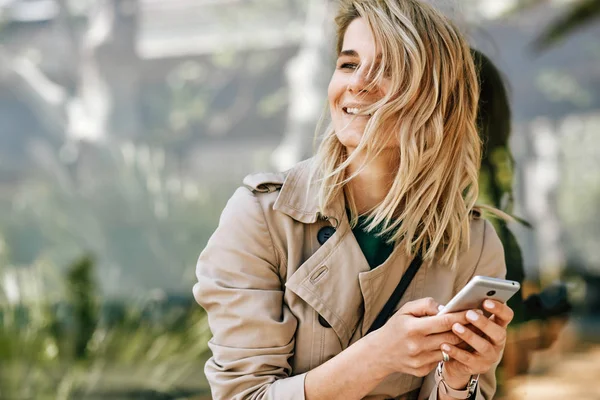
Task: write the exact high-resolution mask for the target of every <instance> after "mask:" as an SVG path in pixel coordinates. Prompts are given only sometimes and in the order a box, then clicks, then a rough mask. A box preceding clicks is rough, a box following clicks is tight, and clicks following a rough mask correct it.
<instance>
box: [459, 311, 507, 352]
mask: <svg viewBox="0 0 600 400" xmlns="http://www.w3.org/2000/svg"><path fill="white" fill-rule="evenodd" d="M467 319H468V320H469V321H470V322H471V324H473V326H474V327H475V328H477V329H478V330H479V331H480V332H481V333H482V334H483V335H486V336H487V337H488V338H489V339H490V340H491V342H492V343H493V344H494V345H496V346H504V342H505V341H506V328H504V327H502V326H500V325H498V324H497V323H496V322H495V321H492V320H490V319H488V318H485V317H484V316H482V315H480V314H478V313H476V312H473V311H468V312H467ZM477 336H481V335H480V334H479V335H477Z"/></svg>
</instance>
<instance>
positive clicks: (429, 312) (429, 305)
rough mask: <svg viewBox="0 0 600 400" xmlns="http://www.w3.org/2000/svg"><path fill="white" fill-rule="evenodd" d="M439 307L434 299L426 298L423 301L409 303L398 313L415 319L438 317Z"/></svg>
mask: <svg viewBox="0 0 600 400" xmlns="http://www.w3.org/2000/svg"><path fill="white" fill-rule="evenodd" d="M438 306H439V304H438V302H437V301H435V300H434V299H433V298H432V297H425V298H423V299H419V300H415V301H409V302H408V303H406V304H405V305H403V306H402V308H401V309H400V310H398V311H400V313H402V314H409V315H412V316H414V317H427V316H433V315H437V313H438Z"/></svg>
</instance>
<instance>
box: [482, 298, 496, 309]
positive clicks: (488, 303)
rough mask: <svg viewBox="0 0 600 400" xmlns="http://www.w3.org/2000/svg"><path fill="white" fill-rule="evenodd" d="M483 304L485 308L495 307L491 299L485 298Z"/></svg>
mask: <svg viewBox="0 0 600 400" xmlns="http://www.w3.org/2000/svg"><path fill="white" fill-rule="evenodd" d="M484 305H485V306H486V308H494V307H495V305H494V302H493V301H491V300H486V301H485V302H484Z"/></svg>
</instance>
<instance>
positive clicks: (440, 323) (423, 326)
mask: <svg viewBox="0 0 600 400" xmlns="http://www.w3.org/2000/svg"><path fill="white" fill-rule="evenodd" d="M466 314H467V312H466V311H461V312H456V313H450V314H442V315H436V316H433V317H428V318H420V319H419V320H417V321H414V323H415V329H417V330H418V331H419V332H422V333H424V334H426V335H431V334H434V333H441V332H447V331H450V330H452V326H453V325H454V324H456V323H458V324H463V325H464V324H467V323H468V321H467V318H466Z"/></svg>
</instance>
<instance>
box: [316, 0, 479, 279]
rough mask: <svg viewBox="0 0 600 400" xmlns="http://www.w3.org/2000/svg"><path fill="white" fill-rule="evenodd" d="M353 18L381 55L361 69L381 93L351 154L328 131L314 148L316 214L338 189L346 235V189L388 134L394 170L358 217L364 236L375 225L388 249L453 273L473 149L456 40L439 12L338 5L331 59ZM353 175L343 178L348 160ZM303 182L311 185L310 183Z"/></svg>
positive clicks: (387, 0) (407, 5) (468, 199)
mask: <svg viewBox="0 0 600 400" xmlns="http://www.w3.org/2000/svg"><path fill="white" fill-rule="evenodd" d="M356 18H363V19H364V20H365V21H366V22H367V23H368V25H369V26H370V28H371V31H372V32H373V36H374V39H375V42H376V43H377V45H378V47H379V49H380V51H381V57H382V58H381V62H380V63H379V64H378V65H377V66H373V65H372V66H371V70H370V71H369V75H368V76H369V77H371V80H370V82H369V85H372V87H373V88H374V87H375V85H378V82H381V80H382V79H383V78H384V77H385V76H386V74H388V76H389V80H390V89H389V90H388V91H387V93H386V95H385V96H384V97H383V98H382V99H380V100H379V101H377V102H376V103H375V104H373V105H372V106H371V107H369V109H368V110H365V112H367V113H370V114H372V117H371V118H370V119H369V121H368V123H367V125H366V128H365V132H364V134H363V136H362V138H361V141H360V143H359V145H358V147H357V149H356V151H354V152H353V153H352V155H350V156H348V154H347V153H346V150H345V147H344V146H343V145H342V143H341V142H340V141H339V140H338V138H337V136H336V134H335V131H334V128H333V125H330V126H329V127H328V128H327V130H326V131H325V133H324V137H323V140H322V142H321V145H320V146H319V148H318V149H317V152H316V155H315V158H314V164H313V174H312V178H315V179H316V180H318V181H319V182H320V185H319V187H320V188H319V206H320V208H321V210H324V209H325V208H326V205H327V204H329V203H330V202H331V201H332V200H333V199H334V198H335V197H336V196H338V195H339V194H340V192H341V191H344V192H345V194H346V198H347V202H348V203H347V206H348V207H349V209H350V215H351V218H350V222H351V225H352V227H355V226H356V224H357V221H358V212H357V209H356V205H355V201H354V198H353V195H352V193H351V192H350V191H349V190H347V185H346V184H347V183H348V182H349V181H350V180H352V179H353V178H355V177H356V176H357V175H358V174H359V173H360V172H361V170H362V169H363V168H364V167H365V166H366V165H367V164H368V163H369V162H370V161H371V160H373V159H374V158H375V157H377V156H378V155H379V154H380V153H381V152H382V151H383V149H384V147H385V145H386V144H387V143H388V142H389V140H390V137H391V136H390V135H396V137H397V142H398V143H399V147H398V154H397V156H398V163H397V171H395V178H394V180H393V183H392V186H391V188H390V191H389V193H388V194H387V196H386V197H385V198H384V200H383V201H382V202H381V203H380V204H379V205H377V206H376V207H375V208H374V209H373V210H371V211H370V212H369V213H368V219H367V226H366V229H367V230H369V231H371V230H373V229H375V228H376V227H377V226H380V225H382V226H383V227H384V229H383V231H382V232H381V235H385V237H386V238H388V241H389V242H390V243H398V244H399V245H403V246H405V249H406V251H407V253H408V254H411V255H414V254H416V253H417V252H420V253H421V255H422V257H423V259H424V260H430V259H433V258H434V257H435V258H437V259H438V260H439V261H440V262H442V263H447V264H449V265H451V266H452V267H454V266H455V265H456V261H457V259H458V255H459V253H460V252H461V251H462V250H463V249H464V248H465V246H468V244H469V241H470V229H469V219H470V218H469V213H470V211H471V210H472V208H473V206H474V204H475V201H476V199H477V196H478V191H479V188H478V184H477V177H478V176H477V174H478V170H479V165H480V159H481V142H480V139H479V135H478V133H477V129H476V115H477V101H478V95H479V85H478V78H477V74H476V70H475V66H474V63H473V59H472V57H471V53H470V50H469V46H468V44H467V42H466V41H465V39H464V38H463V37H462V36H461V35H460V33H459V32H458V30H457V28H456V27H455V26H454V25H453V24H452V23H451V22H450V21H449V20H448V19H447V18H446V17H444V16H443V15H442V14H441V13H440V12H439V11H437V10H435V9H434V8H433V7H431V6H429V5H428V4H425V3H422V2H421V1H418V0H357V1H348V0H345V1H341V4H340V9H339V12H338V15H337V17H336V24H337V52H338V54H339V53H340V52H341V50H342V45H343V39H344V34H345V32H346V30H347V28H348V26H349V25H350V23H351V22H352V21H354V20H355V19H356ZM359 155H360V156H364V162H363V163H362V164H361V165H362V166H361V168H359V169H358V171H356V172H355V173H354V174H352V175H351V176H347V175H348V174H347V172H346V171H347V168H348V166H349V165H350V163H351V162H352V161H353V160H355V159H356V157H357V156H359ZM312 178H311V179H312Z"/></svg>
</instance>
